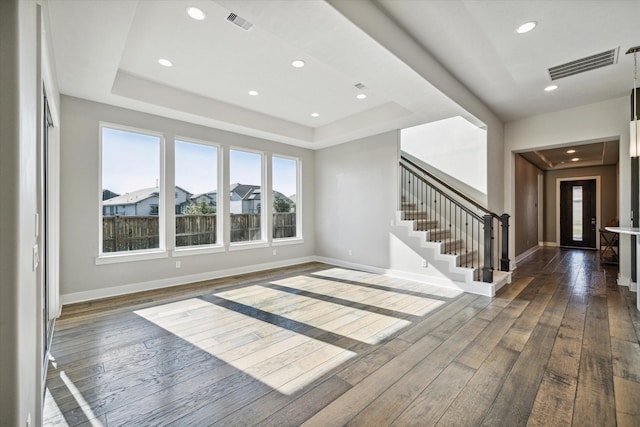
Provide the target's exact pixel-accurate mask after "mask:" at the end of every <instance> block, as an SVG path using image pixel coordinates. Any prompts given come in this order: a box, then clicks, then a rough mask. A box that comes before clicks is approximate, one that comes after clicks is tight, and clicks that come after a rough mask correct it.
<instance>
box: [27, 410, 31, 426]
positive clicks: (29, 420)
mask: <svg viewBox="0 0 640 427" xmlns="http://www.w3.org/2000/svg"><path fill="white" fill-rule="evenodd" d="M27 427H31V412H29V413H28V414H27Z"/></svg>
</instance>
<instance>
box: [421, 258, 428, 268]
mask: <svg viewBox="0 0 640 427" xmlns="http://www.w3.org/2000/svg"><path fill="white" fill-rule="evenodd" d="M422 266H423V267H424V268H427V260H426V259H423V260H422Z"/></svg>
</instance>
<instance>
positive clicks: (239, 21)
mask: <svg viewBox="0 0 640 427" xmlns="http://www.w3.org/2000/svg"><path fill="white" fill-rule="evenodd" d="M227 21H229V22H233V23H234V24H236V25H237V26H238V27H240V28H242V29H243V30H245V31H249V30H250V29H251V27H253V24H252V23H251V22H249V21H247V20H246V19H244V18H243V17H241V16H238V15H236V14H235V13H233V12H231V13H230V14H229V16H227Z"/></svg>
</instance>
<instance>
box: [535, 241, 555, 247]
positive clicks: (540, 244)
mask: <svg viewBox="0 0 640 427" xmlns="http://www.w3.org/2000/svg"><path fill="white" fill-rule="evenodd" d="M538 246H549V247H551V248H557V247H558V242H538Z"/></svg>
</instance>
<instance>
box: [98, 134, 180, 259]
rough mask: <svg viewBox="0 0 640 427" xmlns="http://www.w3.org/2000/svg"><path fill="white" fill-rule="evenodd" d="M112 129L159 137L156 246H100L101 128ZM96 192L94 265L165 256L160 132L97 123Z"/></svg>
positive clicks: (164, 203)
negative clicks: (131, 248) (120, 248)
mask: <svg viewBox="0 0 640 427" xmlns="http://www.w3.org/2000/svg"><path fill="white" fill-rule="evenodd" d="M105 128H108V129H114V130H119V131H123V132H130V133H138V134H142V135H148V136H152V137H156V138H158V139H159V144H160V146H159V147H158V148H159V150H160V155H159V158H160V164H159V165H158V166H159V170H158V171H159V173H158V174H159V176H158V188H159V193H160V194H159V195H160V200H159V205H158V248H153V249H143V250H137V251H126V252H125V251H122V252H103V247H102V243H103V242H102V237H103V236H102V222H103V217H104V215H103V212H102V207H103V206H102V202H103V200H102V147H103V141H102V136H103V129H105ZM98 157H99V158H98V194H100V197H99V200H98V256H97V257H96V258H95V262H96V265H102V264H113V263H120V262H130V261H142V260H147V259H158V258H167V257H168V256H169V255H168V252H167V250H166V247H167V246H166V244H167V242H166V232H165V230H166V227H165V224H166V223H165V221H166V199H167V198H166V194H165V191H164V184H165V169H166V168H165V136H164V134H163V133H161V132H154V131H151V130H148V129H140V128H135V127H131V126H125V125H120V124H115V123H109V122H102V121H101V122H99V123H98Z"/></svg>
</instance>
